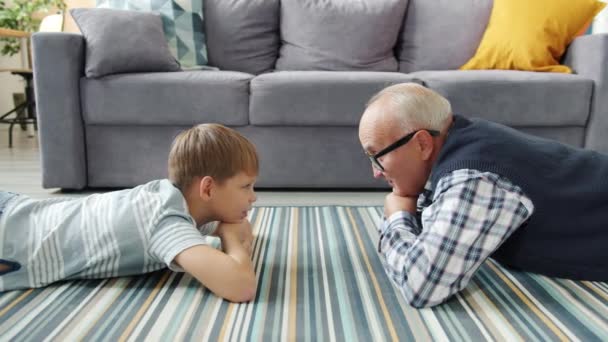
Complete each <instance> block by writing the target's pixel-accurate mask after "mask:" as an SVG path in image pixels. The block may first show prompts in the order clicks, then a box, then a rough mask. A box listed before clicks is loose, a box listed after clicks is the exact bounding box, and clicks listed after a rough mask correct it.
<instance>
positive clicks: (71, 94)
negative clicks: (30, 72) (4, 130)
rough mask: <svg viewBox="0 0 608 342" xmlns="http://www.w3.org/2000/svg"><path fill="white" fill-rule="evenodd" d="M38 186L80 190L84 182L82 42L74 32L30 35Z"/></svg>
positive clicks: (83, 46)
mask: <svg viewBox="0 0 608 342" xmlns="http://www.w3.org/2000/svg"><path fill="white" fill-rule="evenodd" d="M32 46H33V66H34V87H35V91H34V92H35V94H36V112H37V116H38V127H39V135H40V151H41V160H42V186H43V187H44V188H53V187H60V188H66V189H82V188H84V187H85V186H86V185H87V175H86V174H87V173H86V158H85V136H84V127H83V121H82V115H81V112H80V78H81V77H83V75H84V62H85V55H84V54H85V52H84V48H85V42H84V38H83V37H82V36H81V35H78V34H68V33H36V34H34V35H33V36H32Z"/></svg>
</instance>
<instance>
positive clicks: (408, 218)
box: [359, 83, 608, 307]
mask: <svg viewBox="0 0 608 342" xmlns="http://www.w3.org/2000/svg"><path fill="white" fill-rule="evenodd" d="M359 139H360V141H361V144H362V145H363V148H364V150H365V152H366V153H367V155H368V157H369V159H370V161H371V163H372V167H373V173H374V177H376V178H378V177H383V178H384V179H386V180H387V181H388V184H389V185H390V186H391V187H392V188H393V191H392V193H390V194H389V195H388V196H386V200H385V206H384V215H385V217H384V220H383V222H382V224H381V225H380V227H379V233H380V241H379V243H378V250H379V252H380V254H381V255H382V257H383V262H384V266H385V270H386V273H387V274H388V275H389V277H390V278H391V279H392V280H393V281H394V282H395V284H396V285H397V286H398V287H399V288H400V289H401V291H402V292H403V295H404V296H405V298H406V299H407V301H408V302H409V303H410V304H411V305H412V306H415V307H425V306H432V305H436V304H439V303H441V302H443V301H445V300H446V299H447V298H449V297H450V296H452V295H453V294H455V293H457V292H458V291H460V290H462V289H463V288H464V287H466V286H467V284H468V282H469V280H470V279H471V277H472V276H473V274H474V273H475V272H476V271H477V269H478V268H479V267H480V265H481V264H482V263H483V262H484V261H485V260H486V258H488V257H490V256H491V257H493V258H494V259H496V260H498V261H499V262H500V263H502V264H503V265H505V266H508V267H513V268H517V269H520V270H525V271H530V272H536V273H541V274H545V275H548V276H555V277H564V278H571V279H586V280H600V281H606V280H608V156H605V155H602V154H599V153H597V152H593V151H589V150H583V149H577V148H573V147H569V146H566V145H563V144H560V143H558V142H554V141H551V140H547V139H542V138H538V137H534V136H531V135H526V134H524V133H521V132H519V131H517V130H515V129H512V128H509V127H506V126H502V125H499V124H496V123H492V122H489V121H485V120H480V119H467V118H464V117H461V116H458V115H452V112H451V107H450V104H449V102H448V101H447V100H446V99H445V98H443V97H441V96H440V95H439V94H437V93H435V92H433V91H432V90H429V89H427V88H425V87H423V86H420V85H417V84H413V83H405V84H398V85H394V86H391V87H388V88H386V89H384V90H382V91H381V92H380V93H378V94H377V95H376V96H374V97H373V98H372V99H371V100H370V102H369V103H368V106H367V109H366V110H365V113H364V114H363V116H362V118H361V122H360V125H359Z"/></svg>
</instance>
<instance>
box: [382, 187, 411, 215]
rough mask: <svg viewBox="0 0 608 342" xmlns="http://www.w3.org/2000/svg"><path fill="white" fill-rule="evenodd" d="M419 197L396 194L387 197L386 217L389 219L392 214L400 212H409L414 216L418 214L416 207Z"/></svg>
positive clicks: (385, 200) (385, 202)
mask: <svg viewBox="0 0 608 342" xmlns="http://www.w3.org/2000/svg"><path fill="white" fill-rule="evenodd" d="M417 202H418V197H417V196H416V197H414V196H406V197H402V196H398V195H396V194H395V193H394V192H391V193H390V194H388V195H386V198H385V199H384V217H386V218H389V217H390V216H391V215H392V214H394V213H396V212H398V211H407V212H410V213H412V214H415V213H416V205H417Z"/></svg>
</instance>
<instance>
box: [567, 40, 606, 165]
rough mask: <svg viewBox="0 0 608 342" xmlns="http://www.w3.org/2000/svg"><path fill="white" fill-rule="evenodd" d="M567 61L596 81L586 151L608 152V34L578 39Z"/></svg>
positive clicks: (574, 42)
mask: <svg viewBox="0 0 608 342" xmlns="http://www.w3.org/2000/svg"><path fill="white" fill-rule="evenodd" d="M563 62H564V64H566V65H568V66H569V67H570V68H572V70H573V71H574V73H576V74H578V75H581V76H583V77H585V78H589V79H592V80H593V82H594V85H593V96H592V99H591V106H590V109H589V110H590V113H589V121H588V122H587V130H586V135H585V148H589V149H592V150H596V151H599V152H603V153H608V138H607V137H606V132H608V68H607V65H606V63H607V62H608V34H592V35H585V36H580V37H578V38H576V39H575V40H574V41H573V42H572V43H571V44H570V46H569V47H568V51H566V55H565V56H564V60H563Z"/></svg>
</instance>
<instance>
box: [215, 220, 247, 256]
mask: <svg viewBox="0 0 608 342" xmlns="http://www.w3.org/2000/svg"><path fill="white" fill-rule="evenodd" d="M216 234H217V236H218V237H219V238H220V239H222V240H223V239H224V238H225V236H226V235H227V234H234V235H235V236H236V237H237V239H238V241H239V242H240V243H241V245H243V248H245V249H246V250H247V251H248V252H249V254H250V255H251V253H252V251H253V228H252V227H251V223H250V222H249V221H248V220H246V219H245V220H243V221H242V222H241V223H225V222H220V224H219V225H218V227H217V230H216Z"/></svg>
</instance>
